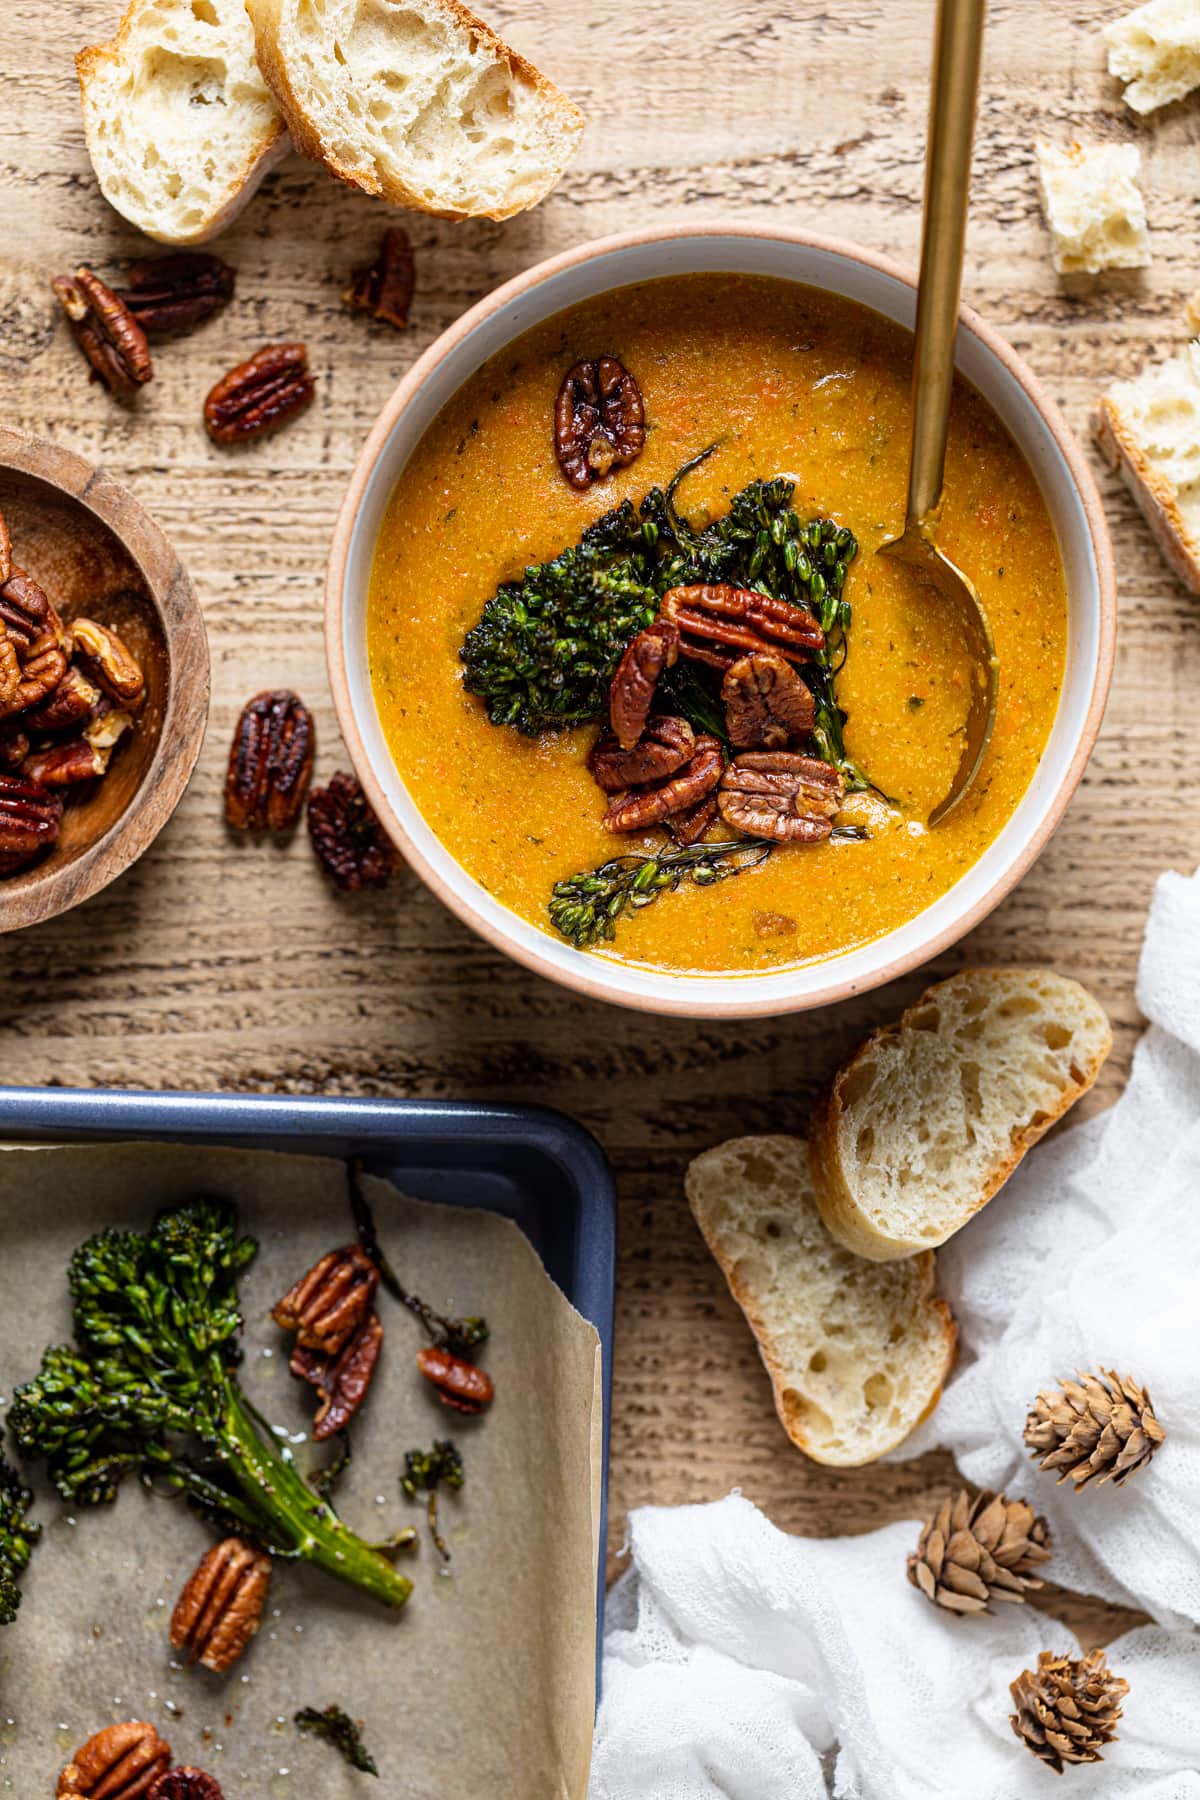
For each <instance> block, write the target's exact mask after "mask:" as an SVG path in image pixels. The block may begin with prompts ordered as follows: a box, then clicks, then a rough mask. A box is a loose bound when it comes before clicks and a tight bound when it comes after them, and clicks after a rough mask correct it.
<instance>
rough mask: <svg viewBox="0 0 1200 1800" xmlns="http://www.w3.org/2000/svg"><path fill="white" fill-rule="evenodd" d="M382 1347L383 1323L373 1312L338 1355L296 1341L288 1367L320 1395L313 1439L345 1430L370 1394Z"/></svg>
mask: <svg viewBox="0 0 1200 1800" xmlns="http://www.w3.org/2000/svg"><path fill="white" fill-rule="evenodd" d="M382 1349H383V1325H382V1323H381V1321H380V1318H379V1314H378V1313H371V1314H370V1316H369V1317H368V1318H366V1319H364V1320H363V1322H362V1324H361V1325H360V1326H359V1327H358V1330H357V1331H356V1332H355V1333H354V1335H353V1337H352V1338H351V1339H350V1340H349V1342H348V1343H347V1344H346V1346H345V1348H344V1349H343V1350H341V1351H340V1352H339V1353H338V1355H337V1356H325V1355H323V1354H322V1353H321V1351H319V1350H306V1349H304V1348H303V1347H302V1346H301V1345H299V1344H297V1346H296V1348H295V1349H294V1350H293V1352H292V1358H291V1361H290V1363H289V1364H288V1367H289V1368H290V1369H291V1371H292V1374H293V1375H295V1376H297V1377H298V1378H299V1379H300V1380H301V1381H307V1382H308V1384H309V1385H310V1387H314V1388H316V1390H317V1393H318V1394H319V1396H320V1399H319V1402H318V1405H317V1410H316V1413H315V1414H314V1416H313V1430H312V1434H313V1440H314V1442H315V1443H318V1444H319V1443H322V1442H323V1441H324V1440H325V1439H326V1438H331V1437H335V1436H336V1435H337V1433H338V1432H339V1431H345V1429H346V1427H347V1425H349V1423H350V1421H351V1419H352V1418H353V1417H354V1415H355V1413H356V1412H357V1411H358V1409H359V1407H360V1406H361V1405H362V1403H363V1401H364V1400H365V1399H366V1397H367V1393H368V1390H369V1389H370V1386H371V1378H372V1376H373V1375H374V1373H375V1364H376V1363H377V1362H378V1361H379V1352H380V1351H381V1350H382Z"/></svg>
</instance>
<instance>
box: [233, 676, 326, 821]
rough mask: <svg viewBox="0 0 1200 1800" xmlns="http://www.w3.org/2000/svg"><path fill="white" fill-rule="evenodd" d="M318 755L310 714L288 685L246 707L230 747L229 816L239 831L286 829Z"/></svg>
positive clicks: (257, 697)
mask: <svg viewBox="0 0 1200 1800" xmlns="http://www.w3.org/2000/svg"><path fill="white" fill-rule="evenodd" d="M315 754H316V729H315V727H314V725H313V719H312V714H311V713H310V712H309V710H308V708H307V706H305V704H304V702H303V701H302V700H301V699H300V696H299V695H298V694H293V693H292V692H290V690H289V689H287V688H277V689H276V690H275V691H274V692H273V693H265V694H256V695H255V696H254V698H253V700H248V701H247V702H246V704H245V706H244V707H243V708H242V711H241V716H240V717H239V719H238V722H237V726H236V727H235V729H234V733H233V743H232V745H231V746H230V750H229V768H228V771H227V772H226V776H225V818H226V821H227V822H228V823H229V824H230V825H232V826H233V827H234V829H235V830H236V831H288V830H290V829H291V827H292V826H293V825H294V824H295V823H296V820H297V819H298V818H299V817H300V809H301V807H302V806H303V805H304V798H305V795H306V794H307V793H308V784H309V782H310V781H311V779H312V766H313V757H314V755H315Z"/></svg>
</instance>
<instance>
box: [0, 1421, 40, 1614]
mask: <svg viewBox="0 0 1200 1800" xmlns="http://www.w3.org/2000/svg"><path fill="white" fill-rule="evenodd" d="M32 1500H33V1495H32V1494H31V1493H30V1491H29V1489H28V1488H27V1487H26V1486H25V1484H24V1482H23V1481H22V1480H21V1477H20V1476H19V1475H18V1474H17V1471H16V1470H15V1469H14V1468H12V1467H11V1466H10V1465H9V1464H8V1463H7V1462H5V1460H4V1457H3V1455H2V1454H0V1625H11V1624H12V1622H13V1620H14V1619H15V1618H16V1616H17V1608H18V1607H19V1606H20V1604H21V1576H22V1575H23V1574H24V1572H25V1570H26V1568H27V1567H28V1565H29V1558H30V1557H31V1556H32V1554H33V1547H34V1545H35V1544H36V1543H37V1541H38V1538H39V1537H40V1536H41V1533H42V1528H41V1526H40V1525H39V1524H37V1522H36V1521H35V1520H34V1519H32V1518H31V1517H30V1515H29V1508H30V1504H31V1503H32Z"/></svg>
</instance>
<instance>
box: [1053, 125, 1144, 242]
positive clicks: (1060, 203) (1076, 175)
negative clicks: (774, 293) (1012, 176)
mask: <svg viewBox="0 0 1200 1800" xmlns="http://www.w3.org/2000/svg"><path fill="white" fill-rule="evenodd" d="M1035 152H1036V155H1037V172H1038V190H1039V192H1040V194H1041V199H1042V210H1043V212H1044V213H1045V215H1046V223H1047V225H1048V226H1049V227H1050V235H1051V237H1052V238H1053V240H1054V267H1055V268H1056V269H1057V271H1058V273H1059V274H1060V275H1077V274H1087V275H1097V274H1099V272H1100V271H1101V270H1102V269H1141V268H1144V267H1145V265H1146V264H1147V263H1148V262H1149V261H1150V239H1149V235H1148V233H1147V230H1146V208H1145V204H1144V202H1143V200H1142V195H1141V190H1140V189H1139V187H1138V184H1137V179H1138V170H1139V169H1140V167H1141V161H1142V154H1141V151H1140V150H1139V149H1138V147H1137V145H1136V144H1071V145H1069V146H1068V147H1067V148H1066V149H1065V150H1064V149H1063V148H1062V147H1061V146H1060V145H1058V144H1050V143H1047V142H1046V141H1045V139H1044V138H1039V140H1038V142H1037V144H1036V146H1035Z"/></svg>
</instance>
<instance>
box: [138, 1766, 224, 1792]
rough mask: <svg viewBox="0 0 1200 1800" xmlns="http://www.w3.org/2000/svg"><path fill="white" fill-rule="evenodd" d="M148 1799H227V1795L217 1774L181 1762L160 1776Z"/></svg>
mask: <svg viewBox="0 0 1200 1800" xmlns="http://www.w3.org/2000/svg"><path fill="white" fill-rule="evenodd" d="M146 1800H225V1795H224V1794H223V1793H222V1791H221V1785H220V1783H219V1782H218V1781H217V1779H216V1777H215V1776H213V1775H206V1774H205V1772H204V1770H203V1769H193V1768H191V1767H190V1766H189V1767H185V1766H184V1765H183V1764H181V1765H180V1767H179V1768H178V1769H168V1770H167V1772H166V1774H165V1775H160V1776H159V1778H158V1780H157V1781H156V1782H155V1783H154V1786H153V1787H152V1788H151V1789H150V1792H149V1794H147V1796H146Z"/></svg>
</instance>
